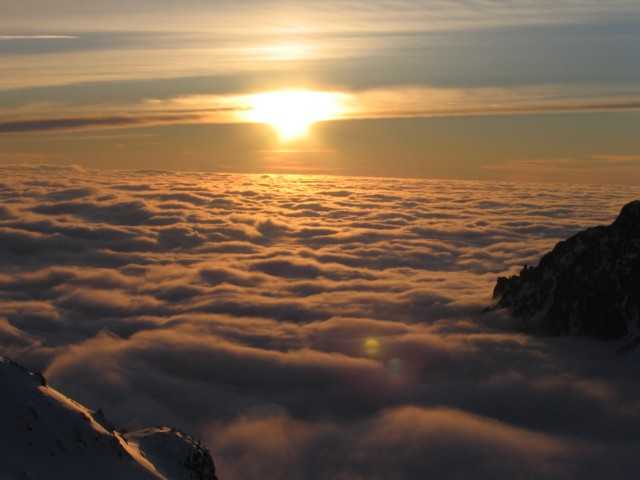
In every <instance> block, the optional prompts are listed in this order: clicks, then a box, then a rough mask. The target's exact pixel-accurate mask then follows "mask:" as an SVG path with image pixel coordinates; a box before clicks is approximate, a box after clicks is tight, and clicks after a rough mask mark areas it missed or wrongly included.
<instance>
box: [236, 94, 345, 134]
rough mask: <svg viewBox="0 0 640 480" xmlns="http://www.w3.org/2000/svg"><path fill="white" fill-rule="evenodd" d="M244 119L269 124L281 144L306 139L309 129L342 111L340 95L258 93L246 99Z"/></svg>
mask: <svg viewBox="0 0 640 480" xmlns="http://www.w3.org/2000/svg"><path fill="white" fill-rule="evenodd" d="M249 105H250V109H249V111H248V112H247V113H246V114H245V118H246V119H247V120H249V121H251V122H257V123H266V124H269V125H271V127H273V128H274V129H275V130H276V132H278V135H279V137H280V139H281V140H282V141H291V140H295V139H297V138H301V137H304V136H306V135H307V134H308V133H309V129H310V127H311V126H312V125H313V124H314V123H316V122H321V121H324V120H331V119H333V118H336V117H337V116H338V115H339V114H340V113H341V112H342V111H343V107H342V102H341V98H340V95H339V94H337V93H332V92H314V91H310V90H281V91H276V92H267V93H259V94H256V95H252V96H251V97H250V98H249Z"/></svg>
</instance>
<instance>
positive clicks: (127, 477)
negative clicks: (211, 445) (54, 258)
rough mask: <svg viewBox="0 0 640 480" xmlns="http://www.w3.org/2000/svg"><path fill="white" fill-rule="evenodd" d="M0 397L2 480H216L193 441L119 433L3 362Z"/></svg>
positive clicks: (39, 379)
mask: <svg viewBox="0 0 640 480" xmlns="http://www.w3.org/2000/svg"><path fill="white" fill-rule="evenodd" d="M0 392H2V393H1V394H0V425H2V429H1V430H0V450H1V451H2V452H3V460H2V462H0V480H39V479H44V478H49V479H51V478H64V479H67V480H72V479H85V478H89V477H91V478H92V479H93V480H103V479H104V480H107V479H115V478H117V479H122V480H144V479H154V480H215V479H216V475H215V466H214V463H213V460H212V459H211V456H210V454H209V452H208V451H207V449H206V448H204V447H202V446H201V445H200V444H199V443H198V442H196V441H195V440H194V439H192V438H191V437H190V436H188V435H186V434H183V433H181V432H178V431H176V430H174V429H171V428H167V427H160V428H147V429H144V430H140V431H135V432H130V433H126V434H123V433H119V432H117V431H115V430H113V429H112V428H110V427H109V426H108V424H107V422H105V421H104V420H103V419H102V418H101V417H102V415H101V414H99V413H96V412H93V411H91V410H89V409H88V408H86V407H85V406H83V405H81V404H79V403H78V402H76V401H74V400H72V399H70V398H68V397H66V396H65V395H63V394H62V393H60V392H58V391H57V390H55V389H54V388H51V387H50V386H48V385H47V382H46V380H45V379H44V377H43V376H42V375H40V374H38V373H34V372H31V371H29V370H27V369H25V368H24V367H22V366H20V365H19V364H17V363H15V362H13V361H11V360H9V359H7V358H4V357H0Z"/></svg>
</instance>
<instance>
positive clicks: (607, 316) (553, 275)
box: [491, 200, 640, 339]
mask: <svg viewBox="0 0 640 480" xmlns="http://www.w3.org/2000/svg"><path fill="white" fill-rule="evenodd" d="M493 297H494V298H495V299H496V300H497V302H496V304H495V305H494V306H493V307H491V308H508V309H509V310H510V311H511V313H512V315H513V316H514V317H516V318H518V319H520V320H521V321H522V326H523V328H524V329H525V330H526V331H530V332H536V333H541V334H546V335H586V336H592V337H596V338H600V339H615V338H620V337H624V336H630V337H634V338H638V336H639V334H640V200H636V201H633V202H631V203H629V204H627V205H625V206H624V208H623V209H622V211H621V212H620V215H619V216H618V218H617V219H616V220H615V222H613V224H611V225H609V226H606V227H605V226H601V227H595V228H589V229H587V230H584V231H582V232H580V233H578V234H576V235H574V236H573V237H571V238H569V239H568V240H565V241H562V242H560V243H558V244H557V245H556V246H555V248H554V249H553V250H552V251H551V252H549V253H547V254H546V255H545V256H544V257H542V259H541V260H540V263H539V265H538V266H537V267H527V266H525V267H524V268H523V269H522V271H521V272H520V274H519V275H516V276H512V277H509V278H506V277H500V278H498V281H497V283H496V286H495V289H494V291H493Z"/></svg>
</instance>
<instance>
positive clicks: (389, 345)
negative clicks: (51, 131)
mask: <svg viewBox="0 0 640 480" xmlns="http://www.w3.org/2000/svg"><path fill="white" fill-rule="evenodd" d="M1 172H2V176H1V177H0V199H1V202H0V205H1V206H0V259H2V266H3V269H2V273H0V298H2V301H1V302H0V346H1V351H0V353H2V354H7V355H11V356H13V357H15V358H16V359H18V360H21V361H23V362H25V363H27V364H28V365H29V366H31V367H35V368H41V369H43V370H45V371H46V374H47V376H48V377H49V379H50V381H51V383H52V384H53V385H54V386H56V387H59V388H61V389H63V390H64V391H65V392H67V393H68V394H69V395H71V396H74V397H76V398H78V400H80V401H82V402H84V403H87V404H89V405H91V406H93V407H95V408H97V407H103V408H104V409H105V411H106V412H107V416H109V417H111V418H112V419H113V420H114V421H116V422H118V423H121V424H125V425H129V426H135V425H138V424H154V423H171V424H174V425H175V426H177V427H181V428H184V429H188V430H190V431H194V432H196V433H198V434H199V435H200V436H201V437H203V438H204V439H205V440H206V442H207V443H208V444H209V446H211V447H212V449H213V453H214V456H215V457H216V461H217V463H218V464H219V466H220V472H221V475H223V476H224V478H228V479H240V478H283V479H284V478H311V479H313V478H344V479H360V478H367V479H371V478H374V479H375V478H422V477H427V476H433V477H440V478H444V477H446V478H487V479H488V478H527V477H534V478H559V479H560V478H561V479H565V478H602V476H603V475H605V474H606V475H607V476H608V477H609V478H628V475H629V472H630V471H632V469H633V468H634V467H637V459H636V458H634V455H633V452H634V451H637V449H638V448H639V447H640V445H638V444H637V442H635V443H634V440H632V439H633V438H634V435H635V433H634V432H637V430H638V428H639V427H640V405H639V404H638V401H637V399H638V398H640V388H639V387H638V386H637V381H636V379H637V374H638V373H639V372H638V368H637V362H636V363H635V364H634V361H633V360H634V359H631V358H628V357H619V356H616V355H615V354H614V353H613V352H614V350H615V348H614V347H612V346H611V345H606V344H599V343H593V342H590V341H587V340H580V339H541V338H531V337H527V336H524V335H522V334H519V333H517V325H513V324H512V323H511V321H510V320H509V319H508V318H506V316H504V315H503V314H501V313H494V314H490V315H482V314H481V313H480V312H481V310H482V307H483V306H484V305H485V304H486V303H487V302H488V301H489V295H490V292H491V289H492V286H493V283H494V281H495V278H496V276H497V275H500V274H504V273H510V272H513V271H515V270H516V269H518V268H519V267H520V266H521V265H522V264H523V263H529V264H532V263H535V262H536V261H537V259H538V258H539V256H540V255H541V254H542V253H544V251H546V250H547V249H548V248H549V247H551V246H552V245H553V244H554V243H555V242H556V241H557V240H559V239H562V238H565V237H567V236H568V235H570V234H572V233H574V232H576V231H578V230H580V229H582V228H584V227H587V226H591V225H595V224H600V223H608V222H610V221H611V220H612V219H613V218H614V216H615V214H616V213H617V211H618V209H619V208H620V206H621V205H622V204H623V203H625V202H626V201H628V200H630V199H632V198H634V197H635V196H637V193H638V192H637V191H633V189H631V188H629V189H626V190H624V189H616V190H614V189H612V188H610V187H609V188H606V187H585V186H556V185H536V184H521V185H518V184H512V183H482V182H462V181H429V180H423V181H412V180H404V179H374V178H336V177H313V176H309V177H305V176H273V175H253V176H249V175H247V176H241V175H223V174H199V173H191V174H188V173H185V174H174V173H166V172H152V171H146V172H114V173H104V172H99V173H98V172H94V171H84V170H82V169H78V168H65V167H51V166H46V165H45V166H40V167H37V168H17V167H8V168H3V169H2V170H1Z"/></svg>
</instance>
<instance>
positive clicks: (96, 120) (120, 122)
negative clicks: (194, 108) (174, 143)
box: [0, 114, 202, 134]
mask: <svg viewBox="0 0 640 480" xmlns="http://www.w3.org/2000/svg"><path fill="white" fill-rule="evenodd" d="M201 119H202V115H199V114H174V115H157V116H151V115H147V116H111V117H86V118H71V117H70V118H42V119H33V120H16V121H10V122H0V134H3V133H4V134H9V133H26V132H43V131H65V130H86V129H91V128H125V127H145V126H150V125H162V124H167V123H193V122H198V121H200V120H201Z"/></svg>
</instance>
